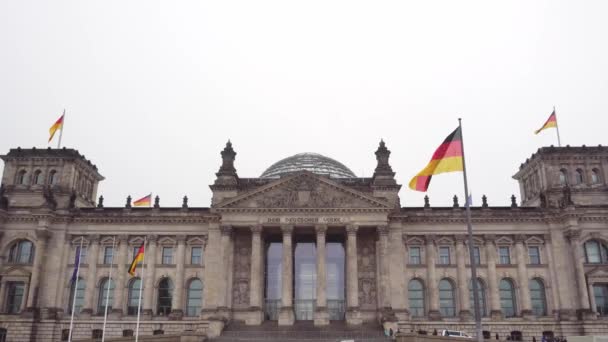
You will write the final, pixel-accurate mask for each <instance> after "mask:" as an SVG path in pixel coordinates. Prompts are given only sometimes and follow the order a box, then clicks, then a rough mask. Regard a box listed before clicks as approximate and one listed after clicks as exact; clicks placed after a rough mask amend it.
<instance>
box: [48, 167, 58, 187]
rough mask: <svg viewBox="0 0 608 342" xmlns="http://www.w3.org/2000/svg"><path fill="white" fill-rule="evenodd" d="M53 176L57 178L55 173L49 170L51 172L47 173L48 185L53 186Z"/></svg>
mask: <svg viewBox="0 0 608 342" xmlns="http://www.w3.org/2000/svg"><path fill="white" fill-rule="evenodd" d="M55 176H57V171H55V170H51V172H49V185H54V184H55V181H56V179H55V178H56V177H55Z"/></svg>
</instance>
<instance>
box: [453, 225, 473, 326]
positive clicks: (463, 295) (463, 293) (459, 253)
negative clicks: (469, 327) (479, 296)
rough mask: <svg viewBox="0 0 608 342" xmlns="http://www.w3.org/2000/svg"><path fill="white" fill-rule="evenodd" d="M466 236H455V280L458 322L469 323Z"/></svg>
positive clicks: (469, 304) (469, 305) (470, 315)
mask: <svg viewBox="0 0 608 342" xmlns="http://www.w3.org/2000/svg"><path fill="white" fill-rule="evenodd" d="M466 238H467V236H466V235H456V278H457V281H458V294H459V302H460V320H461V321H463V322H464V321H469V320H470V319H471V318H472V314H471V310H470V308H471V303H470V299H469V295H470V291H469V285H468V282H467V279H468V275H469V274H470V272H467V266H466V253H465V244H464V241H465V240H466Z"/></svg>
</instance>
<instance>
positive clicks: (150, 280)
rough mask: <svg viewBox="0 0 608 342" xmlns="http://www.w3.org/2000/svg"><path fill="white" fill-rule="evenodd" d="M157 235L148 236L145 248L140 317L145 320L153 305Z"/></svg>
mask: <svg viewBox="0 0 608 342" xmlns="http://www.w3.org/2000/svg"><path fill="white" fill-rule="evenodd" d="M157 239H158V236H157V235H148V246H146V247H145V248H146V249H145V254H144V256H145V259H146V260H145V265H144V266H145V267H146V270H145V271H144V272H146V273H145V275H144V278H145V279H144V298H143V300H144V308H143V310H142V315H143V316H144V317H145V318H146V319H150V318H151V317H152V315H153V312H154V309H153V308H152V304H153V303H154V292H156V291H154V283H155V280H156V240H157Z"/></svg>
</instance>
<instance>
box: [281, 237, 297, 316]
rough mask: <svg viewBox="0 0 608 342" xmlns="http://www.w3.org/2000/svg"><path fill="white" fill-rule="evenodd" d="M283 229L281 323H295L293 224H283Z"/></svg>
mask: <svg viewBox="0 0 608 342" xmlns="http://www.w3.org/2000/svg"><path fill="white" fill-rule="evenodd" d="M281 230H282V231H283V269H282V270H281V277H282V282H281V286H282V288H281V311H280V312H279V325H293V323H294V320H295V317H294V313H293V244H292V235H291V234H292V233H293V226H289V225H284V226H281Z"/></svg>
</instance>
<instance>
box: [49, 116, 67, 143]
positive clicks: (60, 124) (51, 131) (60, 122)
mask: <svg viewBox="0 0 608 342" xmlns="http://www.w3.org/2000/svg"><path fill="white" fill-rule="evenodd" d="M64 116H65V114H63V115H62V116H61V117H60V118H59V119H57V121H55V123H54V124H53V126H51V128H49V134H50V136H49V142H51V140H53V137H54V136H55V132H57V130H59V129H63V117H64Z"/></svg>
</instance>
